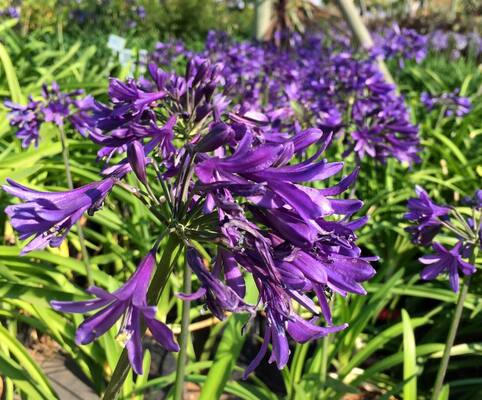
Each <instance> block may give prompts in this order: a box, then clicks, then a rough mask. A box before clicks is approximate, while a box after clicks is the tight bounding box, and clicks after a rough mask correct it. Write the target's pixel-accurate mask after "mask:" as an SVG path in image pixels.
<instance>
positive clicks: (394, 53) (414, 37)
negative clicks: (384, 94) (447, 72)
mask: <svg viewBox="0 0 482 400" xmlns="http://www.w3.org/2000/svg"><path fill="white" fill-rule="evenodd" d="M373 38H374V40H375V45H376V48H377V50H378V51H379V52H380V54H381V55H383V56H384V57H385V58H386V59H391V58H396V59H398V60H399V62H400V63H401V66H403V61H404V60H414V61H416V62H417V63H419V62H421V61H422V60H423V59H424V58H425V57H426V55H427V54H428V52H430V51H432V52H435V53H437V54H440V53H441V52H445V54H447V55H448V56H449V57H450V58H451V59H453V60H457V59H459V58H460V57H461V56H462V55H465V54H467V53H468V54H471V55H472V56H473V57H475V58H478V57H480V55H481V54H482V37H481V36H480V34H479V33H478V32H476V31H472V32H466V33H462V32H455V31H449V30H443V29H435V30H433V31H431V32H430V33H427V34H424V33H419V32H417V31H415V30H414V29H409V28H401V27H400V26H399V25H397V24H393V25H391V26H390V27H384V28H381V29H379V30H378V31H376V32H375V33H374V34H373Z"/></svg>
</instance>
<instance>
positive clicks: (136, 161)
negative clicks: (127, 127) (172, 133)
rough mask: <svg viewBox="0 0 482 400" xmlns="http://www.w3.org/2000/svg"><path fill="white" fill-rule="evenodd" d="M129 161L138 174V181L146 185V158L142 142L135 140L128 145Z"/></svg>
mask: <svg viewBox="0 0 482 400" xmlns="http://www.w3.org/2000/svg"><path fill="white" fill-rule="evenodd" d="M127 160H128V161H129V164H130V165H131V168H132V170H133V171H134V173H135V174H136V176H137V179H139V180H140V181H141V182H142V183H143V184H144V185H146V184H147V176H146V156H145V154H144V146H143V145H142V144H141V142H139V141H137V140H135V141H133V142H131V143H129V144H128V145H127Z"/></svg>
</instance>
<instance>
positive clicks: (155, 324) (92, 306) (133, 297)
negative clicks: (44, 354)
mask: <svg viewBox="0 0 482 400" xmlns="http://www.w3.org/2000/svg"><path fill="white" fill-rule="evenodd" d="M155 253H156V251H155V250H151V251H150V252H149V253H148V254H147V256H146V257H145V258H144V259H143V260H142V261H141V263H140V264H139V266H138V267H137V270H136V272H135V273H134V274H133V275H132V276H131V277H130V278H129V280H128V281H127V282H126V283H125V284H124V285H123V286H122V287H121V288H120V289H117V290H116V291H115V292H113V293H109V292H106V291H105V290H103V289H101V288H99V287H95V286H94V287H91V288H90V289H88V290H87V291H88V293H90V294H92V295H95V296H96V297H97V298H96V299H93V300H86V301H72V302H71V301H52V302H51V304H52V307H53V308H54V309H55V310H57V311H61V312H68V313H81V314H85V313H88V312H90V311H94V310H99V311H98V312H97V313H95V314H94V315H93V316H91V317H88V318H87V319H86V320H85V321H84V322H82V324H81V325H80V326H79V327H78V329H77V333H76V336H75V341H76V343H77V344H89V343H91V342H92V341H93V340H95V339H97V338H98V337H100V336H102V335H103V334H104V333H105V332H107V331H108V330H109V329H110V328H111V327H112V326H114V324H115V323H116V322H117V321H118V320H119V318H121V317H122V323H121V327H120V330H119V333H118V336H117V338H118V340H119V341H121V342H122V343H123V344H124V345H125V347H126V348H127V353H128V355H129V361H130V363H131V365H132V368H133V369H134V371H135V372H136V373H137V374H142V373H143V370H142V361H143V354H144V350H143V347H142V336H143V331H142V321H144V322H145V324H146V325H147V327H148V328H149V330H150V331H151V333H152V336H153V337H154V339H156V341H157V342H159V344H161V345H162V346H163V347H164V348H165V349H166V350H168V351H179V345H178V344H177V343H176V342H175V340H174V335H173V333H172V331H171V330H170V329H169V328H168V327H167V325H166V324H164V323H162V322H161V321H158V320H157V319H156V310H157V307H156V306H149V305H148V304H147V300H146V297H147V290H148V288H149V282H150V280H151V275H152V272H153V270H154V267H155V264H156V254H155Z"/></svg>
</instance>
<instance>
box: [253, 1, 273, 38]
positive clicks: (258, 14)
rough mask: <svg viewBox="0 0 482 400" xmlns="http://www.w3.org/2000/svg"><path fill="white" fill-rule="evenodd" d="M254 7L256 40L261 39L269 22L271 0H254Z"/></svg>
mask: <svg viewBox="0 0 482 400" xmlns="http://www.w3.org/2000/svg"><path fill="white" fill-rule="evenodd" d="M255 7H256V8H255V18H256V23H255V35H256V39H257V40H263V39H264V38H265V35H266V33H267V31H268V29H269V26H270V23H271V16H272V13H273V0H256V3H255Z"/></svg>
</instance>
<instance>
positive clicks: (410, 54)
mask: <svg viewBox="0 0 482 400" xmlns="http://www.w3.org/2000/svg"><path fill="white" fill-rule="evenodd" d="M374 40H375V46H376V48H377V49H378V51H379V52H380V54H381V55H382V56H383V57H384V58H386V59H391V58H396V59H397V60H398V62H399V64H400V67H401V68H403V66H404V60H414V61H415V62H417V63H420V62H421V61H423V60H424V59H425V57H426V56H427V51H428V48H427V41H428V40H427V37H426V36H424V35H421V34H419V33H417V31H415V30H414V29H409V28H401V27H400V26H399V25H398V24H393V25H392V26H391V27H390V28H385V29H382V30H381V32H378V33H377V34H376V35H374Z"/></svg>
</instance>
